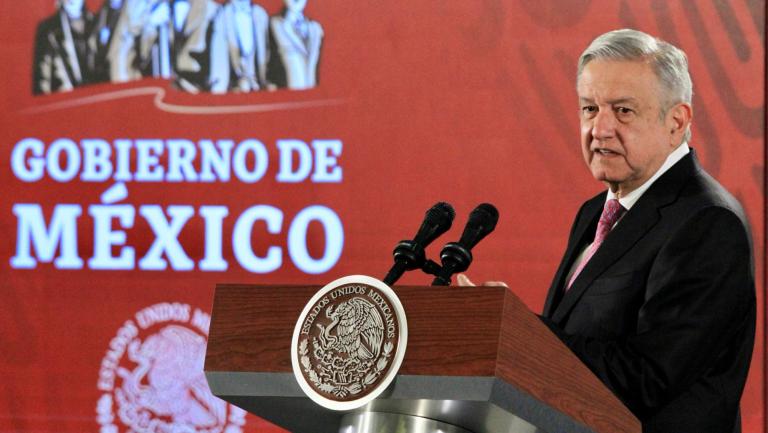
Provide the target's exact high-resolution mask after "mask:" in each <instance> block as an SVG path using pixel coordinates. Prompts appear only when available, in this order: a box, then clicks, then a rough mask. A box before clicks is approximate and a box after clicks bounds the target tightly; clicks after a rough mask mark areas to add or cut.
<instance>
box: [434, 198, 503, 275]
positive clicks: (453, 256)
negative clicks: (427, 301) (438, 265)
mask: <svg viewBox="0 0 768 433" xmlns="http://www.w3.org/2000/svg"><path fill="white" fill-rule="evenodd" d="M498 221H499V211H498V210H496V208H495V207H494V206H493V205H492V204H489V203H483V204H481V205H479V206H477V207H476V208H475V209H474V210H473V211H472V213H470V214H469V221H467V225H466V226H465V227H464V232H463V233H462V234H461V239H459V241H458V242H449V243H447V244H445V246H444V247H443V250H442V251H440V261H441V262H442V264H443V267H442V269H441V270H440V272H439V273H438V275H437V277H436V278H435V279H434V281H432V285H433V286H448V285H450V284H451V275H453V274H455V273H457V272H464V271H466V270H467V268H469V265H470V264H471V263H472V251H471V250H472V248H473V247H474V246H475V245H477V243H478V242H480V241H481V240H482V239H483V238H484V237H486V236H488V234H489V233H490V232H492V231H493V229H495V228H496V223H497V222H498Z"/></svg>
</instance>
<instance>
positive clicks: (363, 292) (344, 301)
mask: <svg viewBox="0 0 768 433" xmlns="http://www.w3.org/2000/svg"><path fill="white" fill-rule="evenodd" d="M407 342H408V324H407V322H406V319H405V311H404V310H403V306H402V304H401V303H400V299H398V298H397V295H395V292H394V291H392V289H390V288H389V286H387V285H386V284H384V283H383V282H381V281H379V280H377V279H375V278H371V277H366V276H363V275H351V276H348V277H344V278H340V279H338V280H336V281H333V282H331V283H330V284H328V285H326V286H325V287H323V288H322V289H320V291H318V292H317V293H315V295H314V296H313V297H312V299H311V300H310V301H309V303H308V304H307V305H306V306H305V307H304V311H302V313H301V316H300V317H299V320H298V321H297V322H296V328H295V329H294V331H293V342H292V344H291V362H292V364H293V374H294V375H295V376H296V380H297V381H298V382H299V385H300V386H301V388H302V390H304V392H305V393H306V394H307V395H308V396H309V398H311V399H312V400H314V401H315V402H316V403H318V404H319V405H321V406H323V407H325V408H328V409H332V410H351V409H356V408H358V407H360V406H363V405H365V404H367V403H368V402H370V401H371V400H373V399H375V398H376V397H378V396H379V394H381V393H382V392H383V391H384V390H385V389H386V388H387V386H389V384H390V383H391V382H392V380H393V379H394V378H395V375H396V374H397V371H398V370H399V369H400V364H401V363H402V362H403V356H404V355H405V346H406V344H407Z"/></svg>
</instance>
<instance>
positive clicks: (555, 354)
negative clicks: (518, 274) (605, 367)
mask: <svg viewBox="0 0 768 433" xmlns="http://www.w3.org/2000/svg"><path fill="white" fill-rule="evenodd" d="M498 353H499V359H498V364H497V376H498V377H500V378H501V379H503V380H505V381H506V382H508V383H511V384H513V385H514V386H516V387H517V388H518V389H521V390H523V391H525V392H526V393H528V394H530V395H532V396H533V397H535V398H536V399H538V400H539V401H542V402H545V403H547V404H548V405H549V406H551V407H553V408H555V409H557V410H559V411H560V412H563V413H566V414H568V415H569V416H571V417H572V418H573V419H576V420H578V421H579V422H581V423H582V424H584V425H587V426H589V427H591V428H592V429H593V430H595V431H597V432H627V433H629V432H640V430H641V427H640V421H638V419H637V418H635V417H634V415H633V414H632V413H631V412H630V411H629V409H627V408H626V406H624V405H623V404H622V403H621V401H619V399H618V398H617V397H616V396H614V395H613V393H611V391H609V390H608V388H606V387H605V385H603V383H602V382H601V381H600V380H599V379H598V378H597V377H596V376H595V375H594V374H593V373H592V372H591V371H590V370H589V369H588V368H587V367H586V366H585V365H584V364H583V363H582V362H581V361H580V360H579V359H578V358H577V357H576V355H574V354H573V352H571V351H570V349H568V348H567V347H566V346H565V345H564V344H563V343H562V342H561V341H560V339H558V338H557V336H555V335H554V334H553V333H552V332H551V331H550V330H549V329H548V328H547V326H546V325H544V324H543V323H542V322H541V320H540V319H539V318H538V316H536V315H535V314H533V313H532V312H531V311H530V310H528V308H527V307H526V306H525V304H523V302H522V301H521V300H520V299H519V298H518V297H517V296H516V295H515V294H514V293H512V291H510V290H507V291H506V293H505V296H504V312H503V317H502V323H501V338H500V339H499V352H498Z"/></svg>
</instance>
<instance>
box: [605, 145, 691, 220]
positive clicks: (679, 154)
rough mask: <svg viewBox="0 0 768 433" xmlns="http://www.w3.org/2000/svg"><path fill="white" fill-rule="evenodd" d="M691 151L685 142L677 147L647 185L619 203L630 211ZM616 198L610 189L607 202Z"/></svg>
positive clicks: (626, 196) (621, 199) (647, 181)
mask: <svg viewBox="0 0 768 433" xmlns="http://www.w3.org/2000/svg"><path fill="white" fill-rule="evenodd" d="M690 151H691V149H690V148H689V147H688V143H686V142H683V144H681V145H680V146H677V149H675V150H674V151H672V153H670V154H669V156H667V159H666V160H665V161H664V164H661V167H659V169H658V170H656V173H654V174H653V176H651V178H650V179H648V180H646V181H645V183H643V184H642V185H640V187H639V188H637V189H636V190H634V191H632V192H630V193H629V194H627V195H625V196H624V197H621V198H620V199H619V203H621V205H622V206H623V207H624V209H626V210H630V209H631V208H632V206H634V205H635V203H637V201H638V200H640V197H642V195H643V194H645V191H647V190H648V188H650V187H651V185H653V183H654V182H656V179H658V178H659V177H661V175H662V174H664V173H666V172H667V170H669V169H670V168H672V166H673V165H675V164H676V163H677V162H678V161H680V160H681V159H683V157H684V156H685V155H687V154H688V153H690ZM614 198H616V194H615V193H614V192H613V191H611V189H610V188H608V196H607V197H606V200H611V199H614Z"/></svg>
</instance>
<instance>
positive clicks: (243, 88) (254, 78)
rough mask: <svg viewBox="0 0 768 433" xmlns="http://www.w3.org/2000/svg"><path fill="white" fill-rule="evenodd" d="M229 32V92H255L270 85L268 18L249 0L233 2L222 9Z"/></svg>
mask: <svg viewBox="0 0 768 433" xmlns="http://www.w3.org/2000/svg"><path fill="white" fill-rule="evenodd" d="M222 15H223V20H224V27H225V29H226V33H227V47H228V50H227V53H228V57H229V86H228V88H229V90H230V91H234V92H252V91H255V90H260V89H264V88H265V86H266V82H267V59H268V53H267V34H268V26H269V15H267V12H266V11H265V10H264V8H262V7H261V6H259V5H256V4H251V1H250V0H230V1H229V2H228V3H227V4H226V5H224V7H223V10H222Z"/></svg>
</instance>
